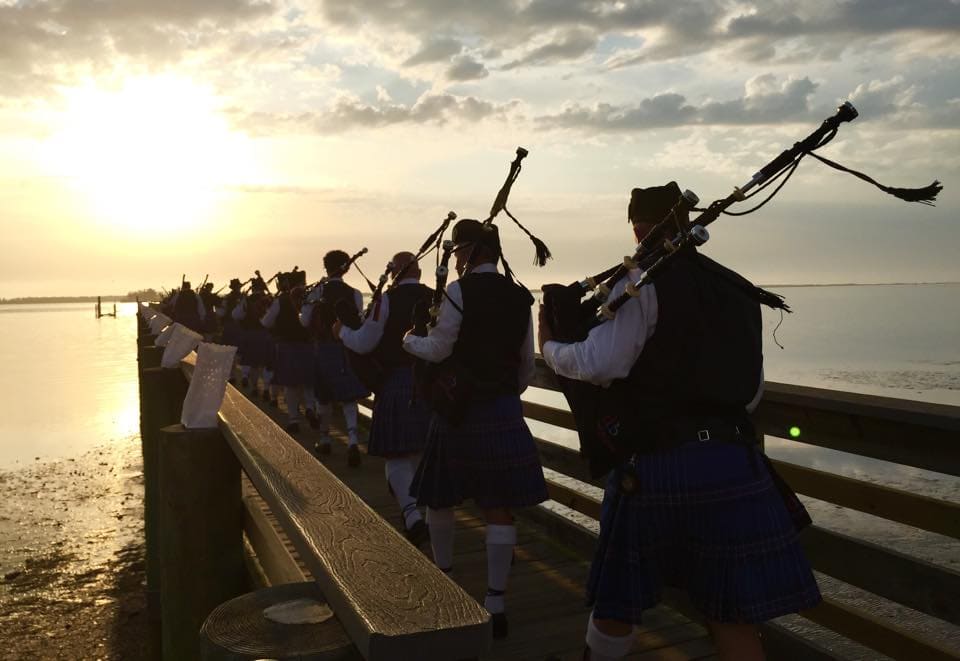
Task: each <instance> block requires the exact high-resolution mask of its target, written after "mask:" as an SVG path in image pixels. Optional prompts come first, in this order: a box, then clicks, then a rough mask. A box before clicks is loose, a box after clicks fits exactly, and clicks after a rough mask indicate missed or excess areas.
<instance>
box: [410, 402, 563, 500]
mask: <svg viewBox="0 0 960 661" xmlns="http://www.w3.org/2000/svg"><path fill="white" fill-rule="evenodd" d="M410 495H411V496H413V497H415V498H416V499H417V504H418V505H427V506H429V507H432V508H435V509H440V508H445V507H453V506H455V505H459V504H460V503H462V502H463V501H464V500H467V499H473V501H474V502H475V503H476V505H477V506H478V507H480V508H493V507H528V506H530V505H536V504H537V503H542V502H543V501H545V500H547V498H548V496H547V484H546V482H545V481H544V479H543V468H542V467H541V466H540V455H539V454H538V452H537V446H536V444H535V443H534V441H533V436H531V435H530V430H529V429H528V428H527V423H526V422H524V420H523V409H522V408H521V405H520V397H519V396H518V395H502V396H499V397H497V398H495V399H492V400H488V401H482V402H476V403H471V405H470V406H469V408H468V409H467V414H466V417H465V418H464V420H463V422H461V423H460V424H459V425H457V426H456V427H454V426H452V425H450V424H449V423H448V422H446V421H445V420H444V419H443V418H441V417H439V416H437V415H434V416H433V418H432V419H431V421H430V431H429V433H428V435H427V447H426V450H425V451H424V454H423V458H422V459H421V460H420V465H419V466H418V467H417V472H416V475H415V476H414V478H413V484H412V485H411V487H410Z"/></svg>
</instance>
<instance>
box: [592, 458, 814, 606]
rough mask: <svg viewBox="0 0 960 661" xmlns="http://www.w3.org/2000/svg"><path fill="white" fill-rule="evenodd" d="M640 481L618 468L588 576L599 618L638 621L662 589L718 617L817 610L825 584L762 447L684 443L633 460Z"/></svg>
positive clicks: (606, 499)
mask: <svg viewBox="0 0 960 661" xmlns="http://www.w3.org/2000/svg"><path fill="white" fill-rule="evenodd" d="M635 473H636V476H637V481H638V487H637V490H636V491H635V492H634V493H632V494H623V493H619V492H618V489H617V484H618V478H617V472H616V471H614V472H613V473H612V474H611V477H610V480H609V481H608V484H607V490H606V493H605V495H604V499H603V505H602V509H601V521H600V541H599V544H598V549H597V552H596V555H595V557H594V560H593V564H592V566H591V570H590V578H589V580H588V583H587V601H588V603H590V604H592V605H593V608H594V611H593V612H594V616H595V617H599V618H610V619H615V620H621V621H625V622H632V623H635V624H639V623H640V622H641V614H642V612H643V611H644V610H646V609H647V608H651V607H653V606H655V605H656V604H657V603H658V602H659V601H660V598H661V594H662V590H663V588H664V587H667V586H671V587H677V588H681V589H683V590H686V591H687V593H688V594H689V596H690V599H691V601H692V603H693V604H694V606H696V607H697V608H698V609H699V610H700V611H701V613H702V614H703V615H704V616H705V617H706V618H707V619H710V620H714V621H717V622H741V623H758V622H763V621H766V620H769V619H772V618H775V617H779V616H781V615H785V614H787V613H795V612H797V611H800V610H803V609H806V608H810V607H812V606H815V605H816V604H817V603H819V602H820V600H821V597H820V590H819V588H818V587H817V583H816V579H815V578H814V576H813V572H812V571H811V569H810V564H809V562H808V561H807V559H806V556H805V555H804V553H803V549H802V548H801V546H800V540H799V533H798V530H797V527H796V525H795V523H794V519H793V518H792V516H791V513H790V512H789V511H788V510H787V507H786V506H785V504H784V501H783V497H782V496H781V495H780V493H779V491H778V490H777V489H776V487H775V485H774V483H773V481H772V479H771V475H770V472H769V471H768V470H767V467H766V465H765V463H764V462H763V461H762V459H761V457H760V456H759V454H758V450H757V449H755V448H752V447H751V448H745V447H742V446H737V445H733V444H729V443H721V442H706V443H699V442H693V443H687V444H684V445H682V446H680V447H677V448H674V449H671V450H667V451H663V452H656V453H650V454H642V455H638V456H637V457H636V468H635Z"/></svg>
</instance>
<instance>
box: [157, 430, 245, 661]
mask: <svg viewBox="0 0 960 661" xmlns="http://www.w3.org/2000/svg"><path fill="white" fill-rule="evenodd" d="M158 456H159V464H160V466H159V468H160V471H159V473H160V504H159V508H158V509H159V517H158V523H159V526H160V530H161V532H162V535H161V537H160V540H159V542H160V544H159V546H160V548H159V550H160V591H161V592H160V612H161V618H162V628H161V638H162V646H161V647H162V650H163V654H162V657H163V659H164V661H168V660H169V661H179V660H180V659H198V658H200V629H201V627H202V626H203V623H204V620H206V618H207V616H208V615H209V614H210V613H211V612H212V611H213V610H214V609H215V608H216V607H217V606H219V605H220V604H221V603H223V602H225V601H228V600H230V599H232V598H233V597H236V596H237V595H239V594H242V593H243V592H244V591H245V578H244V565H243V505H242V501H241V491H240V464H239V462H238V461H237V459H236V457H235V456H234V454H233V452H232V451H231V450H230V447H229V446H228V445H227V442H226V441H225V440H224V438H223V435H222V434H221V433H220V430H218V429H186V428H184V427H183V425H180V424H176V425H171V426H169V427H164V428H163V429H162V430H161V431H160V435H159V447H158Z"/></svg>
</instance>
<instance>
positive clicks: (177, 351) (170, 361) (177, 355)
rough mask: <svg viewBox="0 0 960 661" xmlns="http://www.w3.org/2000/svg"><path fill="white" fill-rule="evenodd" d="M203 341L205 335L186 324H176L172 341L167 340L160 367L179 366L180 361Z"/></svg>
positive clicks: (171, 336) (171, 337) (171, 335)
mask: <svg viewBox="0 0 960 661" xmlns="http://www.w3.org/2000/svg"><path fill="white" fill-rule="evenodd" d="M201 342H203V336H202V335H200V333H195V332H193V331H192V330H190V329H189V328H187V327H186V326H181V325H180V324H174V325H173V332H172V333H171V334H170V341H169V342H167V346H166V347H165V348H164V350H163V358H161V359H160V367H176V366H178V365H179V364H180V361H181V360H183V359H184V358H186V356H187V354H188V353H190V352H191V351H193V350H194V349H196V348H197V345H198V344H200V343H201Z"/></svg>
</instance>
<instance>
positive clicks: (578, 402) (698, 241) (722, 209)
mask: <svg viewBox="0 0 960 661" xmlns="http://www.w3.org/2000/svg"><path fill="white" fill-rule="evenodd" d="M857 115H858V113H857V110H856V109H855V108H854V107H853V105H852V104H850V103H849V102H845V103H843V104H842V105H841V106H840V107H839V108H838V109H837V112H836V113H835V114H834V115H833V116H831V117H828V118H827V119H826V120H824V122H823V123H822V124H821V125H820V126H819V127H818V128H817V129H816V130H815V131H813V132H812V133H811V134H810V135H808V136H807V137H806V138H804V139H803V140H801V141H799V142H797V143H795V144H794V145H793V146H792V147H790V148H789V149H786V150H784V151H783V152H781V153H780V155H778V156H777V157H776V158H774V159H773V160H772V161H770V162H769V163H767V164H766V165H764V166H763V167H762V168H761V169H760V170H758V171H757V172H756V173H755V174H754V175H753V176H752V177H751V178H750V180H749V181H748V182H747V183H746V184H744V185H743V186H741V187H735V188H734V190H733V192H732V193H730V194H729V195H728V196H727V197H725V198H721V199H718V200H716V201H714V202H712V203H710V204H709V205H708V206H707V207H706V208H704V209H697V208H696V205H697V204H698V201H697V198H696V196H695V195H693V194H690V193H689V191H688V192H687V193H685V194H683V195H682V196H680V199H679V200H678V201H677V202H676V204H675V205H674V206H673V207H672V208H671V209H670V211H669V212H668V213H667V214H666V215H665V216H664V217H663V218H661V219H659V221H658V222H656V223H655V224H654V225H653V228H652V229H651V230H650V232H649V233H648V234H647V236H646V237H644V239H643V240H642V241H641V242H640V243H639V245H638V246H637V248H636V250H635V252H634V254H633V255H632V256H630V257H625V258H624V261H623V263H621V264H617V265H615V266H613V267H611V268H609V269H607V270H605V271H603V272H601V273H599V274H597V275H596V276H593V277H589V278H585V279H583V280H581V281H579V282H574V283H572V284H570V285H559V284H549V285H544V286H543V288H542V290H543V303H544V314H545V317H546V322H547V323H548V324H549V325H550V328H551V330H552V331H553V333H554V337H555V338H556V339H557V340H559V341H562V342H578V341H582V340H584V339H585V338H586V337H587V335H588V334H589V332H590V330H591V329H592V328H594V327H596V326H598V325H599V324H602V323H604V322H606V321H609V320H612V319H614V318H615V317H616V314H617V311H618V310H619V309H620V308H621V307H623V305H625V304H626V303H627V302H628V301H630V299H631V298H635V297H638V296H639V295H640V291H641V289H642V288H643V287H644V286H646V285H648V284H651V283H653V282H654V281H655V280H656V278H657V277H658V275H660V274H661V273H663V272H664V271H665V269H667V268H668V267H669V266H670V264H671V262H672V261H673V260H674V259H676V258H677V257H678V256H681V255H685V254H689V253H690V252H691V251H692V250H694V249H695V248H696V247H698V246H701V245H703V244H704V243H706V241H707V240H709V238H710V235H709V233H708V232H707V229H706V228H707V226H709V225H710V224H711V223H713V222H714V221H715V220H717V219H718V218H719V217H720V215H721V214H724V215H731V216H743V215H746V214H748V213H753V212H755V211H757V210H759V209H760V208H762V207H763V206H764V205H765V204H767V203H768V202H769V201H770V200H771V199H772V198H773V197H774V196H775V195H776V194H777V193H778V192H779V191H780V190H781V189H782V188H783V186H784V185H785V184H786V182H787V181H788V180H789V179H790V177H791V176H792V175H793V173H794V172H795V171H796V169H797V167H798V166H799V164H800V162H801V161H802V160H803V158H804V157H806V156H812V157H813V158H815V159H817V160H818V161H820V162H822V163H824V164H826V165H828V166H830V167H832V168H835V169H837V170H840V171H842V172H846V173H848V174H852V175H854V176H856V177H858V178H860V179H862V180H864V181H867V182H868V183H871V184H873V185H875V186H876V187H877V188H880V189H881V190H882V191H884V192H886V193H889V194H891V195H893V196H895V197H898V198H900V199H902V200H905V201H908V202H920V203H922V204H928V205H932V203H933V200H934V199H935V198H936V196H937V194H938V193H939V192H940V191H941V190H942V186H941V185H940V182H939V181H934V182H933V183H932V184H930V185H929V186H926V187H924V188H919V189H907V188H893V187H889V186H884V185H882V184H879V183H878V182H876V181H875V180H873V179H871V178H870V177H868V176H867V175H865V174H862V173H860V172H857V171H855V170H852V169H849V168H846V167H844V166H842V165H839V164H837V163H835V162H833V161H830V160H828V159H826V158H824V157H822V156H820V155H819V154H816V153H815V152H816V150H818V149H820V148H821V147H823V146H825V145H826V144H828V143H829V142H830V141H831V140H833V138H834V137H835V136H836V135H837V132H838V130H839V127H840V125H841V124H843V123H845V122H850V121H853V120H854V119H856V117H857ZM777 180H780V182H779V184H778V185H777V186H776V187H775V188H774V189H773V191H772V192H771V193H770V194H769V195H768V196H767V197H766V198H765V199H764V200H763V201H761V202H760V203H758V204H756V205H755V206H754V207H752V208H750V209H747V210H745V211H739V212H733V211H728V210H727V209H728V208H729V207H731V206H732V205H734V204H736V203H738V202H743V201H745V200H748V199H750V198H752V197H754V196H755V195H757V194H759V193H760V192H762V191H763V190H765V189H766V188H767V187H769V186H771V185H772V184H774V183H775V182H776V181H777ZM751 191H752V192H751ZM691 211H699V212H700V214H699V215H698V216H697V217H696V218H694V219H692V220H691V219H690V218H689V212H691ZM633 269H639V271H640V276H639V278H637V279H636V280H633V281H629V282H627V283H626V285H625V286H624V288H623V291H622V292H621V293H619V294H618V295H617V296H616V297H614V298H613V299H610V293H611V291H612V290H613V288H614V287H615V286H616V285H617V284H618V283H619V282H620V281H622V280H623V279H624V278H625V277H626V276H627V274H628V273H629V271H630V270H633ZM739 286H741V288H742V289H749V291H748V292H747V293H748V294H749V295H750V296H751V297H752V298H753V299H755V300H757V301H758V302H760V303H762V304H764V305H767V306H769V307H772V308H779V309H781V310H785V311H787V312H789V311H790V310H789V308H788V307H787V305H786V304H785V302H784V301H783V299H782V297H780V296H778V295H776V294H773V293H771V292H767V291H765V290H763V289H761V288H759V287H754V286H753V285H751V284H750V283H748V282H746V281H743V282H742V283H740V285H739ZM587 294H591V295H590V296H589V297H588V298H587V299H586V300H583V298H584V296H586V295H587ZM558 380H559V381H560V385H561V389H562V391H563V393H564V395H565V396H566V399H567V402H568V404H569V406H570V410H571V412H572V413H573V415H574V419H575V421H576V425H577V430H578V434H579V436H580V445H581V454H583V455H585V456H587V457H588V458H590V457H591V454H592V453H593V452H595V451H597V449H598V448H597V443H598V442H599V441H598V433H597V427H598V409H599V404H600V400H601V398H602V397H604V396H605V393H606V391H605V389H603V388H600V387H599V386H594V385H592V384H589V383H585V382H581V381H574V380H572V379H567V378H563V377H559V376H558ZM607 450H608V451H610V452H612V453H614V454H615V453H616V452H617V448H607ZM591 463H592V464H593V461H592V458H591ZM595 472H596V471H595Z"/></svg>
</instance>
